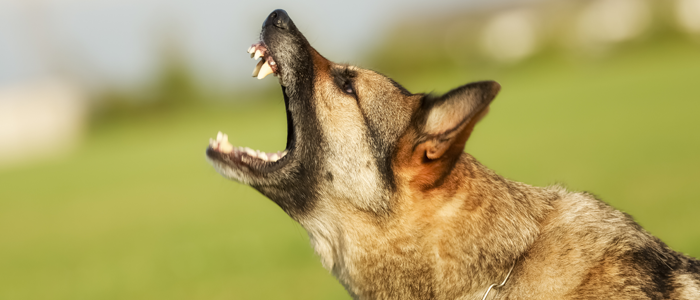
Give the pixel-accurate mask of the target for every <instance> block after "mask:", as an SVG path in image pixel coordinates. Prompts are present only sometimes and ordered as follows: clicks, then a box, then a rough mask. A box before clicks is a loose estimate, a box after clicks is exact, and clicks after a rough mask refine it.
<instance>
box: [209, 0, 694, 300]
mask: <svg viewBox="0 0 700 300" xmlns="http://www.w3.org/2000/svg"><path fill="white" fill-rule="evenodd" d="M262 27H263V28H262V33H261V34H260V36H261V41H260V42H259V43H257V44H254V45H253V46H252V47H251V48H250V49H249V53H251V56H254V57H255V58H256V59H257V58H261V60H260V62H259V63H258V65H257V67H256V68H255V71H254V74H253V75H254V76H256V77H258V78H263V77H265V76H267V75H269V74H273V75H274V76H276V77H278V79H279V82H280V84H281V86H282V93H283V95H284V103H285V106H286V112H287V126H288V128H287V130H288V136H287V145H286V149H285V150H284V151H280V152H277V153H264V152H260V151H254V150H251V149H249V148H240V147H234V146H233V145H231V144H230V143H229V142H228V138H227V136H225V135H223V134H221V133H220V134H219V135H218V136H217V139H216V140H211V141H210V145H209V147H208V148H207V151H206V155H207V158H208V160H209V162H210V163H211V164H212V165H213V166H214V168H215V169H216V170H217V171H218V172H219V173H220V174H222V175H223V176H224V177H226V178H229V179H232V180H235V181H238V182H241V183H244V184H248V185H250V186H252V187H253V188H255V189H257V190H258V191H260V192H261V193H262V194H263V195H265V196H267V197H268V198H270V199H271V200H272V201H274V202H275V203H276V204H277V205H279V206H280V207H281V208H282V209H283V210H284V211H285V212H286V213H287V214H288V215H289V216H290V217H291V218H293V219H294V220H296V221H297V222H299V223H300V224H301V225H302V226H303V227H304V228H305V229H306V230H307V232H308V234H309V237H310V240H311V244H312V245H313V248H314V249H315V251H316V253H317V254H318V256H319V257H320V259H321V261H322V264H323V266H324V267H325V268H326V269H327V270H329V271H330V272H331V273H332V274H333V275H334V276H335V277H337V278H338V280H339V281H340V282H341V283H342V284H343V286H344V287H345V288H346V290H347V291H348V293H350V295H351V296H352V297H353V298H355V299H482V298H486V299H700V261H698V260H696V259H693V258H691V257H688V256H685V255H683V254H680V253H678V252H674V251H673V250H671V249H669V248H668V247H667V246H666V245H665V244H664V243H663V242H661V241H660V240H659V239H658V238H655V237H653V236H651V235H650V234H649V233H648V232H646V231H645V230H644V229H642V228H641V227H640V226H639V225H638V224H637V223H635V222H634V221H633V220H632V218H631V217H630V216H628V215H626V214H624V213H622V212H620V211H618V210H616V209H614V208H612V207H610V206H608V205H607V204H605V203H603V202H601V201H600V200H597V199H596V198H595V197H593V196H592V195H590V194H587V193H579V192H569V191H567V190H565V189H564V188H561V187H547V188H540V187H533V186H530V185H527V184H524V183H519V182H514V181H510V180H508V179H505V178H503V177H501V176H499V175H497V174H495V173H494V172H493V171H491V170H489V169H488V168H486V167H485V166H483V165H482V164H480V163H479V162H478V161H476V159H474V157H472V156H471V155H469V154H467V153H464V145H465V143H466V141H467V139H468V138H469V135H470V134H471V132H472V130H473V129H474V126H475V125H476V124H477V122H478V121H479V120H480V119H481V118H482V117H483V116H484V115H485V114H486V113H487V111H488V108H489V104H490V103H491V101H493V99H494V98H495V97H496V94H497V93H498V91H499V90H500V85H499V84H498V83H496V82H493V81H482V82H475V83H470V84H466V85H463V86H460V87H458V88H455V89H454V90H452V91H450V92H448V93H446V94H444V95H442V96H433V95H426V94H413V93H410V92H409V91H407V90H406V89H405V88H403V87H402V86H401V85H399V84H398V83H396V82H394V81H393V80H391V79H389V78H387V77H385V76H383V75H382V74H379V73H377V72H374V71H371V70H367V69H362V68H359V67H356V66H351V65H347V64H336V63H333V62H331V61H329V60H327V59H326V58H324V57H323V56H321V55H320V54H319V53H318V52H317V51H316V50H315V49H314V48H312V47H311V45H310V44H309V42H308V41H307V40H306V38H304V36H303V35H302V34H301V33H300V32H299V30H298V29H297V27H296V26H295V25H294V23H293V22H292V20H291V19H290V18H289V16H288V15H287V13H286V12H285V11H284V10H275V11H273V12H272V13H271V14H270V15H269V16H268V17H267V19H266V20H265V22H264V23H263V26H262ZM496 284H498V285H496Z"/></svg>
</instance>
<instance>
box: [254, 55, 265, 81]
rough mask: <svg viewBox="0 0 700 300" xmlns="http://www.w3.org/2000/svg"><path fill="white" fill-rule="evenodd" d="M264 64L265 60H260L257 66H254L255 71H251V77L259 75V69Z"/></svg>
mask: <svg viewBox="0 0 700 300" xmlns="http://www.w3.org/2000/svg"><path fill="white" fill-rule="evenodd" d="M264 64H265V60H264V59H261V60H260V61H259V62H258V64H257V65H255V69H254V70H253V77H258V73H260V68H262V66H263V65H264Z"/></svg>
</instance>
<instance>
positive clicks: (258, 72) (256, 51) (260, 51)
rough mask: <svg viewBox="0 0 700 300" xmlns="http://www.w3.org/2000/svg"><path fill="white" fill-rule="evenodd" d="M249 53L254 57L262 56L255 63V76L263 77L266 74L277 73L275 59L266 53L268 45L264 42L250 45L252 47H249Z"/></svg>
mask: <svg viewBox="0 0 700 300" xmlns="http://www.w3.org/2000/svg"><path fill="white" fill-rule="evenodd" d="M248 53H250V57H252V58H253V59H258V58H260V61H259V62H258V64H257V65H255V69H253V77H257V78H258V79H263V78H265V76H267V75H270V74H274V73H275V71H274V67H273V66H275V65H276V64H275V61H274V60H273V59H272V57H270V56H268V55H266V54H267V47H265V45H263V43H262V42H259V43H257V44H253V45H252V46H250V48H248Z"/></svg>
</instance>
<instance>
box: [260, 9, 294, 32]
mask: <svg viewBox="0 0 700 300" xmlns="http://www.w3.org/2000/svg"><path fill="white" fill-rule="evenodd" d="M269 25H272V26H275V27H277V28H280V29H287V28H289V15H288V14H287V12H286V11H284V9H275V10H274V11H273V12H272V13H271V14H270V15H269V16H267V19H265V22H263V28H265V26H269Z"/></svg>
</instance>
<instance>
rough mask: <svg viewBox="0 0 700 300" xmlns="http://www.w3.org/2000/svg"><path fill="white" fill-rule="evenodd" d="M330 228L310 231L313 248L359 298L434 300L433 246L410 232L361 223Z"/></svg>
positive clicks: (434, 259) (308, 229)
mask: <svg viewBox="0 0 700 300" xmlns="http://www.w3.org/2000/svg"><path fill="white" fill-rule="evenodd" d="M328 228H329V227H325V228H308V227H307V231H308V232H309V236H310V239H311V243H312V245H313V247H314V249H315V251H316V253H317V254H318V255H319V257H320V258H321V262H322V264H323V266H324V267H325V268H326V269H327V270H329V271H330V272H332V273H333V275H334V276H335V277H337V278H338V279H339V280H340V282H341V283H342V284H343V285H344V286H345V287H346V289H347V290H348V291H349V292H350V293H352V294H354V295H356V296H357V297H356V298H358V299H371V298H385V299H386V298H395V297H396V296H397V295H401V297H399V298H411V299H423V298H425V299H428V298H434V297H432V296H431V295H434V291H433V289H434V288H435V285H434V282H435V275H436V272H435V271H436V270H435V266H436V265H437V262H436V259H437V257H436V255H435V254H434V251H433V250H431V247H430V246H429V245H426V244H422V243H420V241H419V240H418V239H417V238H416V237H415V236H413V235H411V234H407V233H406V231H405V230H402V231H401V232H399V231H398V230H391V229H386V228H384V229H382V228H377V227H375V226H371V225H366V224H357V223H355V224H354V226H348V227H345V226H344V227H342V229H340V228H338V229H336V230H329V229H328ZM336 228H337V227H336ZM407 287H410V288H407ZM389 295H391V297H389Z"/></svg>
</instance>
